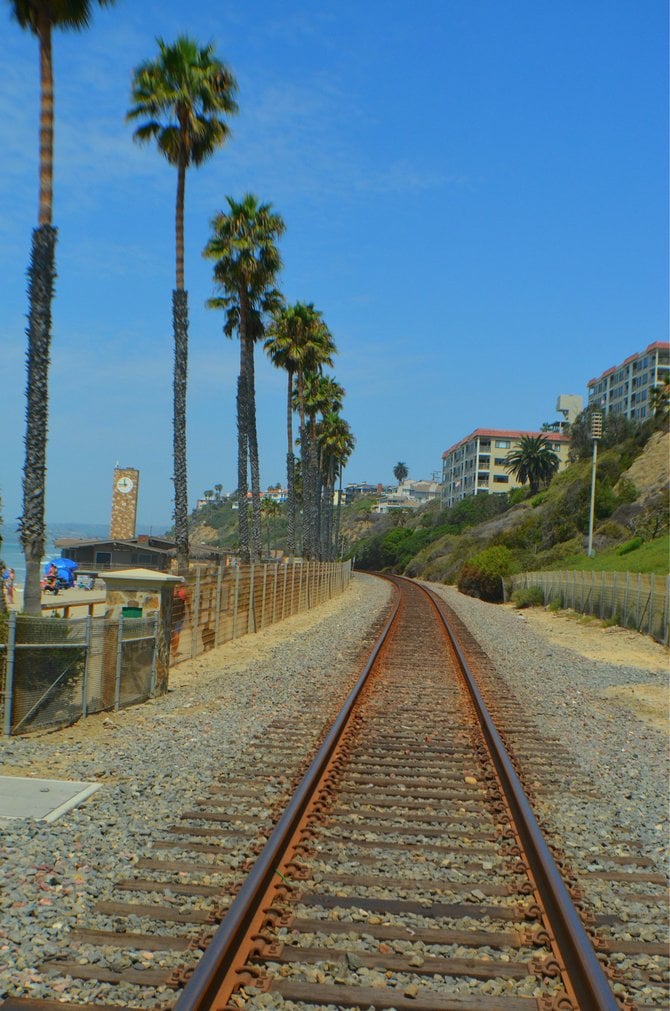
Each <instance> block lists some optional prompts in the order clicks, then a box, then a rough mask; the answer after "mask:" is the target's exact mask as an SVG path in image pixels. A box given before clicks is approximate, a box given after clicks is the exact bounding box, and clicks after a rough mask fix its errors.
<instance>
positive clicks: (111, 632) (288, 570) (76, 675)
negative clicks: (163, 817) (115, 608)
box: [0, 561, 352, 736]
mask: <svg viewBox="0 0 670 1011" xmlns="http://www.w3.org/2000/svg"><path fill="white" fill-rule="evenodd" d="M351 570H352V563H351V562H350V561H348V562H290V563H288V564H269V565H246V566H242V565H240V566H231V567H225V566H221V567H219V568H215V569H212V570H207V569H198V570H197V571H196V573H195V574H194V575H193V576H189V577H188V579H187V580H186V582H185V583H183V584H180V586H178V587H177V589H176V590H175V594H174V597H173V599H172V601H171V605H172V606H171V612H172V613H171V614H170V607H169V605H168V606H167V607H165V608H163V610H162V611H161V612H158V611H156V612H154V613H150V614H148V615H145V616H143V617H137V618H135V617H124V616H123V615H122V616H120V617H118V618H102V617H93V616H91V615H88V616H87V617H84V618H61V617H55V616H54V617H48V618H42V617H39V618H38V617H30V616H28V615H19V616H18V617H17V614H16V612H15V611H10V612H9V614H7V615H0V688H1V692H0V724H1V725H2V730H3V732H4V734H5V736H10V735H13V734H27V733H30V732H31V731H36V730H44V729H48V728H52V729H53V728H58V727H64V726H69V725H70V724H71V723H74V722H75V721H76V720H78V719H79V718H80V717H85V716H88V715H89V714H90V713H97V712H105V711H108V710H114V709H120V708H122V707H124V706H130V705H135V704H137V703H139V702H145V701H146V700H147V699H149V698H152V697H154V696H155V695H157V694H163V693H164V692H166V691H167V684H168V682H167V669H168V668H167V665H166V662H165V654H166V652H167V647H168V643H167V638H168V636H169V639H170V642H169V650H170V662H171V663H179V662H180V661H183V660H185V659H190V658H191V657H196V656H198V655H199V654H201V653H204V652H206V651H207V650H210V649H213V648H214V647H215V646H219V645H221V644H222V643H224V642H228V641H229V640H231V639H235V638H238V637H239V636H242V635H247V634H248V633H250V632H257V631H259V630H261V629H263V628H266V627H267V626H269V625H272V624H275V623H276V622H278V621H282V620H284V619H285V618H289V617H290V616H291V615H294V614H299V613H300V612H301V611H306V610H308V609H309V608H312V607H316V606H317V605H318V604H321V603H323V602H325V601H326V600H329V599H330V598H331V597H333V596H335V595H336V594H339V593H342V592H343V590H344V589H345V588H346V587H347V585H348V583H349V580H350V579H351ZM161 656H162V657H163V661H161Z"/></svg>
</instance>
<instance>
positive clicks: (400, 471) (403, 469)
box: [393, 460, 409, 484]
mask: <svg viewBox="0 0 670 1011" xmlns="http://www.w3.org/2000/svg"><path fill="white" fill-rule="evenodd" d="M408 474H409V471H408V469H407V464H406V463H403V461H402V460H399V461H398V463H396V465H395V467H394V468H393V476H394V478H395V479H396V481H397V482H398V484H402V483H403V481H404V480H405V478H406V477H407V475H408Z"/></svg>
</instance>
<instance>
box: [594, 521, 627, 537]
mask: <svg viewBox="0 0 670 1011" xmlns="http://www.w3.org/2000/svg"><path fill="white" fill-rule="evenodd" d="M596 533H597V534H598V535H599V536H600V537H606V538H607V540H608V541H621V540H623V538H624V537H626V536H627V535H628V531H627V530H626V528H625V527H624V526H622V525H621V523H617V522H616V520H606V521H605V522H604V523H602V524H601V525H600V526H599V527H598V529H597V530H596Z"/></svg>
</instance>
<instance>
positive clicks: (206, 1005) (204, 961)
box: [173, 595, 401, 1011]
mask: <svg viewBox="0 0 670 1011" xmlns="http://www.w3.org/2000/svg"><path fill="white" fill-rule="evenodd" d="M400 602H401V598H400V595H398V598H397V599H396V601H395V602H394V605H393V610H392V613H391V615H390V617H389V619H388V620H387V622H386V624H385V626H384V628H383V630H382V632H381V635H380V636H379V638H378V639H377V642H376V643H375V645H374V647H373V649H372V651H371V653H370V656H369V657H368V660H367V662H366V664H365V667H364V668H363V670H362V672H361V674H360V675H359V677H358V680H357V681H356V684H355V685H354V687H353V688H352V689H351V691H350V692H349V695H348V696H347V699H346V701H345V703H344V705H343V707H342V709H341V711H340V713H339V715H338V716H337V719H336V720H335V722H334V723H333V726H332V727H331V729H330V730H329V731H328V734H327V736H326V738H325V740H324V741H323V744H322V745H321V747H320V748H319V750H318V752H317V754H316V756H315V757H314V759H313V761H312V763H311V765H310V767H309V769H308V770H307V772H306V773H305V775H304V776H303V778H302V780H301V782H300V785H299V786H298V789H297V790H296V792H295V794H294V795H293V797H292V799H291V801H290V803H289V805H288V807H287V808H286V811H285V812H284V814H283V815H282V816H281V818H280V819H279V821H278V822H277V824H276V826H275V828H274V829H273V831H272V834H271V835H270V837H269V839H268V841H267V843H266V844H265V847H264V848H263V850H262V852H261V853H260V855H259V857H258V859H257V860H256V862H255V864H254V866H253V868H252V870H251V872H250V874H249V876H248V877H247V879H246V881H245V883H244V884H243V886H242V888H241V889H240V891H239V893H238V895H237V896H236V897H235V899H234V900H233V902H232V904H231V906H230V908H229V909H228V911H227V912H226V916H225V919H224V920H223V922H222V924H221V926H220V927H219V929H218V930H217V932H216V934H215V935H214V937H213V939H212V942H211V944H210V945H209V946H208V948H207V950H206V951H205V953H204V954H203V956H202V958H201V959H200V961H199V962H198V964H197V966H196V967H195V969H194V971H193V974H192V975H191V977H190V979H189V980H188V982H187V984H186V986H185V987H184V989H183V990H182V991H181V993H180V995H179V997H178V999H177V1001H176V1002H175V1004H174V1007H173V1011H210V1009H211V1008H212V1007H213V1006H216V1005H215V1003H214V1002H215V999H216V997H217V994H218V992H219V990H220V988H221V984H222V981H223V979H224V978H225V976H226V975H227V974H228V973H229V972H230V970H231V968H232V967H233V965H234V962H235V957H236V954H237V951H238V949H239V947H240V945H241V943H242V941H243V939H244V937H245V935H246V933H247V931H248V929H249V927H250V926H251V924H252V922H253V920H254V918H255V916H256V914H257V913H258V910H259V907H260V904H261V902H262V900H263V897H264V895H265V893H266V891H267V889H268V887H269V886H270V883H271V882H272V881H273V879H274V877H275V871H276V867H277V865H278V864H279V863H280V861H281V858H282V856H283V855H284V853H285V852H286V850H287V848H288V846H289V843H290V840H291V837H292V836H293V835H294V833H295V831H296V828H297V826H298V824H299V822H300V820H301V818H302V815H303V813H304V811H305V809H306V808H307V806H308V804H309V802H310V800H311V798H312V796H313V794H314V791H315V789H316V786H317V784H318V782H319V780H320V779H321V777H322V775H323V772H324V770H325V769H326V767H327V765H328V763H329V761H330V758H331V756H332V754H333V752H334V750H335V748H336V747H337V744H338V742H339V740H340V738H341V737H342V734H343V733H344V731H345V729H346V727H347V724H348V723H349V719H350V717H351V714H352V712H353V710H354V708H355V705H356V702H357V699H358V696H359V694H360V692H361V690H362V688H363V686H364V685H365V682H366V681H367V678H368V675H369V673H370V671H371V669H372V667H373V665H374V663H375V660H376V659H377V656H378V655H379V652H380V650H381V648H382V646H383V645H384V642H385V641H386V638H387V636H388V633H389V631H390V629H391V626H392V625H393V622H394V621H395V618H396V615H397V613H398V610H399V608H400Z"/></svg>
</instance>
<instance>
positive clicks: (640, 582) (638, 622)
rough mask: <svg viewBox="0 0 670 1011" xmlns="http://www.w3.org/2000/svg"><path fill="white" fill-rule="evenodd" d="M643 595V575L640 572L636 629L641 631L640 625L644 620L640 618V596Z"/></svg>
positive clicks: (638, 577)
mask: <svg viewBox="0 0 670 1011" xmlns="http://www.w3.org/2000/svg"><path fill="white" fill-rule="evenodd" d="M641 593H642V574H641V573H640V572H638V574H637V602H636V604H635V628H636V629H637V630H638V632H639V631H640V625H641V623H642V619H641V617H640V602H641V601H640V595H641Z"/></svg>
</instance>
